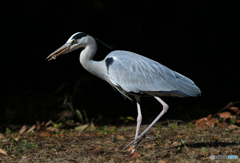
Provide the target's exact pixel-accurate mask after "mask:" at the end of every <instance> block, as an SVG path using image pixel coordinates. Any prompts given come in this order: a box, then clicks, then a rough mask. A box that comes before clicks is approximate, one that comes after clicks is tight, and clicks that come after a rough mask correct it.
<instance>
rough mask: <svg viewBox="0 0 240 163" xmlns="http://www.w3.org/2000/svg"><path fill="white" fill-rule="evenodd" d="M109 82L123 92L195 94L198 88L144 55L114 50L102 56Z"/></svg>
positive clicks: (196, 94) (198, 92)
mask: <svg viewBox="0 0 240 163" xmlns="http://www.w3.org/2000/svg"><path fill="white" fill-rule="evenodd" d="M105 62H106V66H107V73H108V77H109V79H110V81H111V83H112V84H113V85H114V86H115V87H118V88H119V87H120V89H123V90H124V91H125V92H126V93H131V92H132V93H139V92H144V93H147V94H151V95H159V96H161V95H171V96H180V97H184V96H198V95H199V94H200V93H201V91H200V89H199V88H198V87H197V86H196V85H195V84H194V82H193V81H192V80H190V79H189V78H187V77H185V76H183V75H181V74H180V73H177V72H175V71H172V70H171V69H169V68H167V67H166V66H164V65H162V64H160V63H158V62H156V61H154V60H151V59H149V58H147V57H144V56H141V55H138V54H136V53H132V52H129V51H113V52H111V53H110V54H109V55H108V56H107V57H106V58H105Z"/></svg>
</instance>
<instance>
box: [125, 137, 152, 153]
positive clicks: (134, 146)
mask: <svg viewBox="0 0 240 163" xmlns="http://www.w3.org/2000/svg"><path fill="white" fill-rule="evenodd" d="M144 137H146V134H143V133H142V134H141V135H139V136H138V137H137V138H136V139H134V140H133V141H132V142H131V143H129V144H128V145H127V146H126V147H124V148H123V149H122V150H125V149H127V148H129V146H130V145H132V144H133V149H132V152H131V153H133V152H135V150H136V147H137V146H138V144H139V143H140V142H141V141H142V139H143V138H144ZM147 138H150V137H147ZM151 139H152V138H151Z"/></svg>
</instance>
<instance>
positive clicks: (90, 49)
mask: <svg viewBox="0 0 240 163" xmlns="http://www.w3.org/2000/svg"><path fill="white" fill-rule="evenodd" d="M96 51H97V43H96V41H95V40H94V38H92V37H91V36H88V38H87V44H86V45H85V48H84V49H83V50H82V52H81V53H80V63H81V64H82V65H83V67H84V68H85V66H87V64H88V62H89V61H91V60H92V58H93V57H94V55H95V53H96Z"/></svg>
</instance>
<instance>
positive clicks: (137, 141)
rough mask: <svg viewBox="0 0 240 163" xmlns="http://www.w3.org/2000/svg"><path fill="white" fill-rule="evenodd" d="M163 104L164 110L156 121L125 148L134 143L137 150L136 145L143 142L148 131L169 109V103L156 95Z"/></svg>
mask: <svg viewBox="0 0 240 163" xmlns="http://www.w3.org/2000/svg"><path fill="white" fill-rule="evenodd" d="M154 97H155V98H156V99H157V100H158V101H159V102H160V103H161V104H162V106H163V110H162V111H161V113H160V114H159V115H158V116H157V117H156V118H155V119H154V121H153V122H152V123H151V124H150V125H149V126H148V127H147V128H146V129H145V130H144V131H143V132H142V133H141V134H140V135H139V136H138V137H137V138H135V139H134V140H133V141H132V142H131V143H130V144H128V145H127V146H126V147H124V148H123V149H126V148H128V147H129V146H130V145H132V144H133V143H134V144H133V149H132V152H134V151H135V149H136V147H137V146H138V144H139V143H140V142H141V140H142V139H143V138H144V137H145V136H146V134H147V132H148V131H149V130H150V129H151V128H152V126H153V125H154V124H155V123H156V122H157V121H158V120H159V119H160V118H161V117H162V116H163V115H164V114H165V113H166V112H167V110H168V105H167V104H166V103H165V102H164V101H163V100H161V99H160V98H159V97H157V96H154Z"/></svg>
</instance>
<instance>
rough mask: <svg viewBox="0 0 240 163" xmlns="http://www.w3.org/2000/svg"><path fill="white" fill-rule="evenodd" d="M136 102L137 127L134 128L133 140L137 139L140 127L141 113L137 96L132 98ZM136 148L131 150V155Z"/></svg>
mask: <svg viewBox="0 0 240 163" xmlns="http://www.w3.org/2000/svg"><path fill="white" fill-rule="evenodd" d="M134 97H135V99H136V102H137V110H138V116H137V127H136V134H135V139H137V137H138V134H139V131H140V126H141V123H142V113H141V108H140V97H139V96H134ZM135 150H136V148H133V149H132V153H133V152H135Z"/></svg>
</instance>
